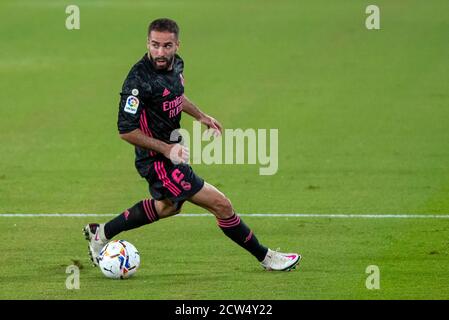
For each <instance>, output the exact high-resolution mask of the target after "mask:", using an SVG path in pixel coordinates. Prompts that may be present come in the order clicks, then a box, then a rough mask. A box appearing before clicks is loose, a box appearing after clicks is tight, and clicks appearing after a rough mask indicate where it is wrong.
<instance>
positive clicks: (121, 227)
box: [83, 199, 181, 266]
mask: <svg viewBox="0 0 449 320" xmlns="http://www.w3.org/2000/svg"><path fill="white" fill-rule="evenodd" d="M180 211H181V208H180V206H179V205H178V204H175V203H173V202H171V201H170V200H160V201H157V200H154V199H144V200H142V201H140V202H138V203H136V204H135V205H134V206H133V207H131V208H129V209H127V210H125V211H124V212H122V213H121V214H119V215H118V216H117V217H115V218H114V219H112V220H110V221H109V222H107V223H102V224H98V223H89V224H88V225H86V226H85V227H84V228H83V233H84V236H85V238H86V240H88V241H89V244H88V249H89V256H90V258H91V260H92V262H93V264H94V266H97V265H98V260H97V258H98V256H99V254H100V251H101V249H102V248H103V246H104V245H105V244H106V243H107V242H108V241H109V240H110V239H112V238H113V237H114V236H116V235H118V234H119V233H120V232H122V231H126V230H131V229H135V228H138V227H141V226H143V225H146V224H149V223H153V222H156V221H158V220H159V219H164V218H167V217H170V216H173V215H175V214H178V213H179V212H180Z"/></svg>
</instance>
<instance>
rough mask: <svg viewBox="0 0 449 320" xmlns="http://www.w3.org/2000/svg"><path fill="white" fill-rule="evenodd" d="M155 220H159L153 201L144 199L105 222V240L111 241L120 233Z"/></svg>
mask: <svg viewBox="0 0 449 320" xmlns="http://www.w3.org/2000/svg"><path fill="white" fill-rule="evenodd" d="M157 220H159V216H158V214H157V212H156V207H155V205H154V200H153V199H151V200H150V199H145V200H142V201H140V202H138V203H136V204H135V205H134V206H133V207H131V208H129V209H128V210H125V211H124V212H122V213H121V214H120V215H118V216H117V217H115V218H114V219H112V220H111V221H109V222H107V223H106V224H105V225H104V235H105V237H106V238H107V239H112V237H114V236H116V235H118V234H119V233H120V232H122V231H126V230H131V229H135V228H138V227H140V226H143V225H145V224H149V223H152V222H156V221H157Z"/></svg>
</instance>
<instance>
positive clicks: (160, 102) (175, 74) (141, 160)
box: [117, 54, 184, 177]
mask: <svg viewBox="0 0 449 320" xmlns="http://www.w3.org/2000/svg"><path fill="white" fill-rule="evenodd" d="M183 69H184V62H183V60H182V59H181V57H180V56H179V55H175V58H174V62H173V68H172V70H170V71H168V70H156V69H155V68H154V67H153V63H152V62H151V61H150V58H149V57H148V55H147V54H145V55H144V56H143V58H142V59H140V60H139V61H138V62H137V63H136V64H135V65H134V66H133V67H132V68H131V70H130V72H129V73H128V76H127V77H126V79H125V81H124V83H123V87H122V91H121V93H120V104H119V112H118V121H117V126H118V130H119V132H120V133H127V132H131V131H133V130H135V129H140V130H141V131H142V132H143V133H144V134H146V135H148V136H150V137H153V138H156V139H159V140H162V141H164V142H166V143H174V142H176V141H170V135H171V134H172V132H173V131H174V130H176V129H179V127H180V120H181V113H182V102H183V99H184V78H183V75H182V72H183ZM135 153H136V163H135V164H136V168H137V170H138V171H139V173H140V175H141V176H142V177H145V176H147V175H148V170H149V167H150V166H151V164H152V162H153V161H155V160H157V159H161V158H164V157H163V155H162V154H159V153H157V152H156V151H153V150H147V149H143V148H140V147H137V146H136V147H135Z"/></svg>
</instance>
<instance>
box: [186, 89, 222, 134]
mask: <svg viewBox="0 0 449 320" xmlns="http://www.w3.org/2000/svg"><path fill="white" fill-rule="evenodd" d="M182 111H184V112H185V113H187V114H188V115H190V116H192V117H193V118H195V119H196V120H197V121H199V122H201V123H202V124H204V125H205V126H206V127H207V128H209V129H213V130H215V132H216V134H217V135H220V134H221V133H222V131H223V128H222V126H221V124H220V122H218V121H217V119H215V118H213V117H211V116H209V115H207V114H205V113H204V112H203V111H201V110H200V108H198V107H197V106H196V105H195V104H194V103H193V102H192V101H190V100H189V99H188V98H187V97H186V96H185V95H184V99H183V102H182Z"/></svg>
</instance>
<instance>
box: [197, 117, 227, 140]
mask: <svg viewBox="0 0 449 320" xmlns="http://www.w3.org/2000/svg"><path fill="white" fill-rule="evenodd" d="M199 121H200V122H201V123H202V124H204V125H205V126H206V127H207V128H208V129H212V130H213V133H214V136H215V137H218V136H220V135H221V134H222V131H223V128H222V126H221V123H220V122H218V121H217V119H215V118H213V117H211V116H208V115H205V116H203V117H202V118H201V119H200V120H199Z"/></svg>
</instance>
